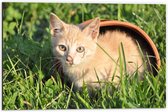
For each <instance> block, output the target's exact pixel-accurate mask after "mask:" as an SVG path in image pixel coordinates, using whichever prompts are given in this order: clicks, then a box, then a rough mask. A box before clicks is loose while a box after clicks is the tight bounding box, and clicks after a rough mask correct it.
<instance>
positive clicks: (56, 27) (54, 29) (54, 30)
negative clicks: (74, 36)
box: [50, 13, 66, 35]
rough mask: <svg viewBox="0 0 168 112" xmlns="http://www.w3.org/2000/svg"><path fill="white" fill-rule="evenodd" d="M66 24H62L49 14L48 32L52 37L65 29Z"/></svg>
mask: <svg viewBox="0 0 168 112" xmlns="http://www.w3.org/2000/svg"><path fill="white" fill-rule="evenodd" d="M65 26H66V23H64V22H63V21H62V20H61V19H60V18H58V16H56V15H55V14H54V13H51V14H50V30H51V34H52V35H57V34H59V33H61V32H62V31H63V30H64V29H65Z"/></svg>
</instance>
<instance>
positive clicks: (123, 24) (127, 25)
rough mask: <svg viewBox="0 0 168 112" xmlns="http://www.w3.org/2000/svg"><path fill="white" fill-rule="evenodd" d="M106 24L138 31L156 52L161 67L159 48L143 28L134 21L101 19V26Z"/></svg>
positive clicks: (157, 61)
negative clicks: (133, 22)
mask: <svg viewBox="0 0 168 112" xmlns="http://www.w3.org/2000/svg"><path fill="white" fill-rule="evenodd" d="M90 22H91V20H87V21H85V22H84V23H82V24H80V25H82V26H83V24H89V23H90ZM105 26H119V27H125V28H129V29H131V30H133V31H135V32H136V33H138V34H139V35H140V36H141V37H143V39H145V41H146V42H147V43H148V44H149V45H150V46H151V48H152V50H153V52H154V55H155V58H156V65H157V69H160V66H161V62H160V56H159V53H158V50H157V48H156V46H155V44H154V43H153V41H152V40H151V38H150V37H149V36H148V35H147V34H146V33H145V32H144V31H143V30H142V29H141V28H139V27H138V26H136V25H134V24H132V23H129V22H122V21H117V20H101V21H100V27H105Z"/></svg>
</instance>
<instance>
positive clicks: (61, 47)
mask: <svg viewBox="0 0 168 112" xmlns="http://www.w3.org/2000/svg"><path fill="white" fill-rule="evenodd" d="M58 47H59V49H60V50H61V51H66V46H64V45H59V46H58Z"/></svg>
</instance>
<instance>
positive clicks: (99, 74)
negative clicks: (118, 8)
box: [50, 13, 145, 89]
mask: <svg viewBox="0 0 168 112" xmlns="http://www.w3.org/2000/svg"><path fill="white" fill-rule="evenodd" d="M99 28H100V20H99V18H95V19H93V20H92V22H91V23H89V24H88V25H86V26H84V28H80V27H79V26H75V25H70V24H66V23H65V22H63V21H62V20H60V19H59V18H58V17H57V16H56V15H55V14H53V13H51V15H50V29H51V36H52V39H51V42H52V47H53V53H54V56H55V57H56V59H57V60H59V61H60V62H61V66H62V69H63V72H64V74H65V75H66V77H67V78H68V79H69V80H70V81H71V82H73V83H74V86H75V87H76V88H77V89H80V88H81V87H82V86H83V84H84V83H85V84H86V85H87V86H88V87H93V88H100V82H102V84H101V85H103V84H104V83H103V82H108V81H111V80H112V77H113V78H114V79H113V83H115V84H118V83H119V81H120V68H121V66H123V65H124V60H123V63H122V64H123V65H120V64H121V63H120V60H121V55H119V54H120V53H121V51H122V47H121V46H122V45H123V48H124V55H125V62H126V72H127V73H128V74H130V75H132V74H133V73H134V72H136V71H138V73H139V75H140V76H141V75H142V74H143V72H144V70H145V67H144V64H143V60H142V57H141V54H140V52H139V49H138V46H137V44H136V42H135V40H133V38H132V37H131V36H129V35H127V34H126V33H125V32H122V31H119V30H114V31H107V32H106V33H104V34H99ZM122 59H123V58H122Z"/></svg>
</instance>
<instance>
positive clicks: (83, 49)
mask: <svg viewBox="0 0 168 112" xmlns="http://www.w3.org/2000/svg"><path fill="white" fill-rule="evenodd" d="M99 24H100V20H99V18H95V19H93V20H92V21H91V22H90V23H89V24H87V25H85V26H82V28H80V27H79V26H75V25H70V24H66V23H65V22H63V21H62V20H60V19H59V18H58V17H57V16H56V15H55V14H53V13H51V14H50V29H51V30H50V31H51V36H52V39H51V41H52V46H53V53H54V55H55V56H56V58H57V59H59V60H60V61H61V63H62V64H63V65H64V66H66V65H67V66H75V65H78V64H82V63H84V62H85V61H87V60H88V59H89V58H91V57H92V56H94V53H95V52H96V42H97V38H98V35H99V27H100V25H99Z"/></svg>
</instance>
